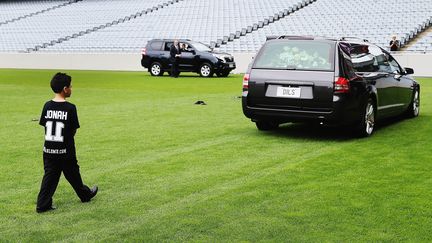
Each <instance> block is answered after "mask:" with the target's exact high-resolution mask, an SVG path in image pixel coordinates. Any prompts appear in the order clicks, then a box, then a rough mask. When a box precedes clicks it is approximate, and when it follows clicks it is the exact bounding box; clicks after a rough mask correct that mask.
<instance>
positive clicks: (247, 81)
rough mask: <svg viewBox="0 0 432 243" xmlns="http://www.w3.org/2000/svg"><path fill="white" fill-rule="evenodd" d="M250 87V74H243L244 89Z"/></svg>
mask: <svg viewBox="0 0 432 243" xmlns="http://www.w3.org/2000/svg"><path fill="white" fill-rule="evenodd" d="M248 88H249V74H248V73H246V74H245V75H244V76H243V90H247V89H248Z"/></svg>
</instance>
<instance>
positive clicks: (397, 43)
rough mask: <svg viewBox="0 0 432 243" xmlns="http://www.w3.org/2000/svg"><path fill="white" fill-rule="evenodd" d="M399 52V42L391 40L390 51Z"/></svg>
mask: <svg viewBox="0 0 432 243" xmlns="http://www.w3.org/2000/svg"><path fill="white" fill-rule="evenodd" d="M393 44H394V45H393ZM397 50H399V41H398V40H395V41H393V40H391V41H390V51H397Z"/></svg>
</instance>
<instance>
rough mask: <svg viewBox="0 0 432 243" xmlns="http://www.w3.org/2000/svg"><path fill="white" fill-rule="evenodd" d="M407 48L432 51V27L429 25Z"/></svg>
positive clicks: (417, 50) (409, 49)
mask: <svg viewBox="0 0 432 243" xmlns="http://www.w3.org/2000/svg"><path fill="white" fill-rule="evenodd" d="M406 50H408V51H415V52H428V51H429V52H430V51H432V27H429V29H428V30H427V31H425V33H422V35H420V36H419V37H417V38H416V39H415V40H413V43H410V45H409V46H407V48H406Z"/></svg>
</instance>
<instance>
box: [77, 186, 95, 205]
mask: <svg viewBox="0 0 432 243" xmlns="http://www.w3.org/2000/svg"><path fill="white" fill-rule="evenodd" d="M98 190H99V188H98V186H93V187H92V189H90V196H89V198H88V199H86V200H81V201H82V202H90V200H91V199H92V198H94V197H95V196H96V194H97V192H98Z"/></svg>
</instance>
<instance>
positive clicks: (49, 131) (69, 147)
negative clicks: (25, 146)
mask: <svg viewBox="0 0 432 243" xmlns="http://www.w3.org/2000/svg"><path fill="white" fill-rule="evenodd" d="M71 81H72V78H71V77H70V76H69V75H67V74H65V73H57V74H55V75H54V77H53V78H52V80H51V89H52V90H53V91H54V93H55V96H54V99H52V100H50V101H48V102H46V103H45V105H44V107H43V109H42V114H41V117H40V120H39V124H40V125H41V126H44V127H45V143H44V148H43V161H44V171H45V173H44V176H43V179H42V184H41V188H40V192H39V195H38V199H37V206H36V212H38V213H43V212H46V211H50V210H54V209H55V207H54V206H53V204H52V196H53V195H54V192H55V190H56V188H57V185H58V182H59V180H60V175H61V173H62V172H63V174H64V176H65V177H66V179H67V180H68V182H69V183H70V184H71V185H72V187H73V189H74V190H75V192H76V194H77V195H78V197H79V198H80V199H81V202H89V201H90V200H91V199H92V198H93V197H94V196H96V193H97V191H98V187H97V186H94V187H93V188H92V189H90V188H89V187H88V186H86V185H84V184H83V182H82V179H81V175H80V172H79V166H78V161H77V159H76V153H75V141H74V136H75V133H76V130H77V129H78V128H79V127H80V125H79V122H78V115H77V111H76V107H75V105H74V104H72V103H69V102H67V101H66V98H68V97H70V96H71V94H72V85H71Z"/></svg>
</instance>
